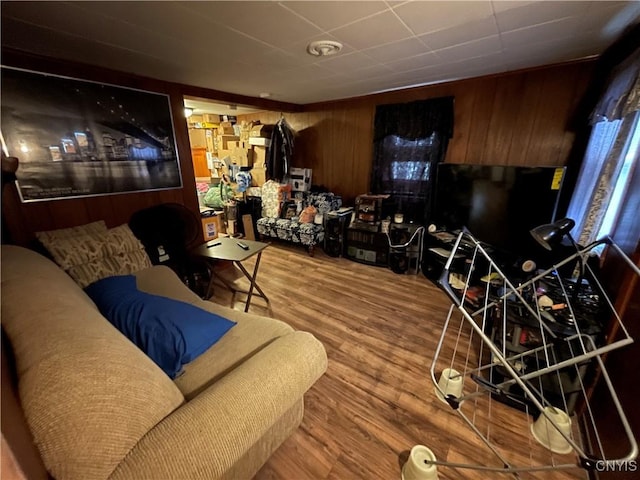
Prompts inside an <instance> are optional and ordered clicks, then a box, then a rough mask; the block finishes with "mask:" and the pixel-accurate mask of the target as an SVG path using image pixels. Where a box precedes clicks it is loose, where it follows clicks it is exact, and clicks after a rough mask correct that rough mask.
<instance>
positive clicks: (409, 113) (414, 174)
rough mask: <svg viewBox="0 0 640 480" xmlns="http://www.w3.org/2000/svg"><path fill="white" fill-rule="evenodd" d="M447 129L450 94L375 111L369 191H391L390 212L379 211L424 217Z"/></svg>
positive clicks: (449, 128)
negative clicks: (371, 172)
mask: <svg viewBox="0 0 640 480" xmlns="http://www.w3.org/2000/svg"><path fill="white" fill-rule="evenodd" d="M452 131H453V97H445V98H437V99H431V100H422V101H418V102H412V103H406V104H396V105H382V106H379V107H378V108H377V109H376V120H375V132H374V159H373V174H372V180H371V192H372V193H374V194H389V195H391V198H390V200H389V202H388V205H387V208H388V209H389V210H391V211H387V212H383V215H390V214H393V213H403V214H404V216H405V218H406V219H407V220H410V221H415V222H417V223H426V222H427V221H428V220H429V217H430V214H431V196H432V186H433V181H434V179H435V175H434V174H435V167H436V165H437V163H438V162H441V161H442V160H443V159H444V156H445V152H446V147H447V144H448V141H449V138H451V134H452Z"/></svg>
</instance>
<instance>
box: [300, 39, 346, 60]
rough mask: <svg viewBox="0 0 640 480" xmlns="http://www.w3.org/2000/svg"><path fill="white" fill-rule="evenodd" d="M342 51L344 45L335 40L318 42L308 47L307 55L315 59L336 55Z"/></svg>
mask: <svg viewBox="0 0 640 480" xmlns="http://www.w3.org/2000/svg"><path fill="white" fill-rule="evenodd" d="M340 50H342V44H341V43H340V42H334V41H333V40H318V41H316V42H311V43H310V44H309V45H308V46H307V53H308V54H309V55H313V56H315V57H328V56H329V55H335V54H336V53H338V52H339V51H340Z"/></svg>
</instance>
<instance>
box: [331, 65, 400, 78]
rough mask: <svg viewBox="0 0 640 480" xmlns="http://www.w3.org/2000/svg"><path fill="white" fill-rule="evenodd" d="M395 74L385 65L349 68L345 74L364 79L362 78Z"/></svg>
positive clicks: (348, 76)
mask: <svg viewBox="0 0 640 480" xmlns="http://www.w3.org/2000/svg"><path fill="white" fill-rule="evenodd" d="M390 74H393V71H392V70H391V69H390V68H388V67H386V66H385V65H380V64H378V65H371V66H369V67H365V68H360V69H358V70H348V71H344V72H343V75H344V76H345V77H346V78H349V79H352V80H353V79H356V80H357V79H362V78H375V77H383V76H384V77H386V76H387V75H390Z"/></svg>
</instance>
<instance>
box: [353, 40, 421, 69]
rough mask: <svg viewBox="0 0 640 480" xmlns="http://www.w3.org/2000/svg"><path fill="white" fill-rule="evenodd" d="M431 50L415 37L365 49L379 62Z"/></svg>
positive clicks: (365, 51)
mask: <svg viewBox="0 0 640 480" xmlns="http://www.w3.org/2000/svg"><path fill="white" fill-rule="evenodd" d="M430 51H431V50H430V49H429V48H428V47H426V46H425V45H424V44H423V43H422V42H421V41H420V40H418V39H417V38H415V37H411V38H405V39H404V40H400V41H399V42H393V43H387V44H386V45H380V46H379V47H373V48H368V49H366V50H363V52H364V53H366V54H367V55H368V56H370V57H371V58H373V59H375V60H377V61H378V62H382V63H384V62H390V61H393V60H397V59H400V58H406V57H413V56H415V55H420V54H422V53H428V52H430Z"/></svg>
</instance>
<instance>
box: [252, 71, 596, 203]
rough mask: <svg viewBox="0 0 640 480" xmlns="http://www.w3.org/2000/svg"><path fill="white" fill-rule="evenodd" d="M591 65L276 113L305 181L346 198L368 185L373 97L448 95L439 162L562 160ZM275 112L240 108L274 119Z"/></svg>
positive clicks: (264, 120)
mask: <svg viewBox="0 0 640 480" xmlns="http://www.w3.org/2000/svg"><path fill="white" fill-rule="evenodd" d="M592 71H593V62H592V61H585V62H576V63H571V64H564V65H558V66H550V67H546V68H539V69H535V70H529V71H521V72H515V73H510V74H502V75H495V76H490V77H480V78H475V79H470V80H462V81H457V82H451V83H447V84H442V85H434V86H428V87H422V88H415V89H410V90H402V91H397V92H388V93H384V94H378V95H371V96H367V97H360V98H355V99H350V100H344V101H338V102H331V103H325V104H315V105H307V106H306V107H305V110H306V111H305V112H302V113H289V114H286V113H285V114H284V115H285V118H286V120H287V122H288V123H289V124H290V125H291V127H292V128H294V129H295V130H296V131H297V132H298V134H299V135H298V139H297V143H296V150H295V154H294V159H293V164H294V165H293V166H297V167H308V168H313V183H314V184H318V185H325V186H327V187H328V188H330V189H331V190H332V191H334V192H336V193H339V194H341V195H342V196H343V197H344V198H345V200H346V201H353V199H354V198H355V197H356V196H357V195H359V194H362V193H366V192H367V191H368V189H369V183H370V175H371V159H372V155H373V145H372V143H373V121H374V116H375V108H376V105H380V104H390V103H404V102H411V101H414V100H421V99H427V98H436V97H441V96H447V95H453V96H454V97H455V107H454V108H455V120H454V135H453V138H452V139H451V141H450V143H449V148H448V151H447V157H446V160H445V161H447V162H451V163H478V164H494V165H517V166H536V165H541V166H555V165H566V164H567V163H568V160H569V157H570V153H571V151H572V147H573V143H574V138H575V134H574V133H573V132H572V131H570V130H569V128H568V124H569V123H570V120H571V118H572V114H573V112H574V109H575V108H576V105H577V104H578V102H579V101H580V99H581V97H582V95H583V93H584V91H585V89H586V87H587V84H588V82H589V79H590V77H591V74H592ZM279 118H280V113H279V112H261V113H256V114H253V115H246V116H243V117H242V119H243V120H260V121H261V122H262V123H266V124H269V123H275V122H277V121H278V119H279Z"/></svg>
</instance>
